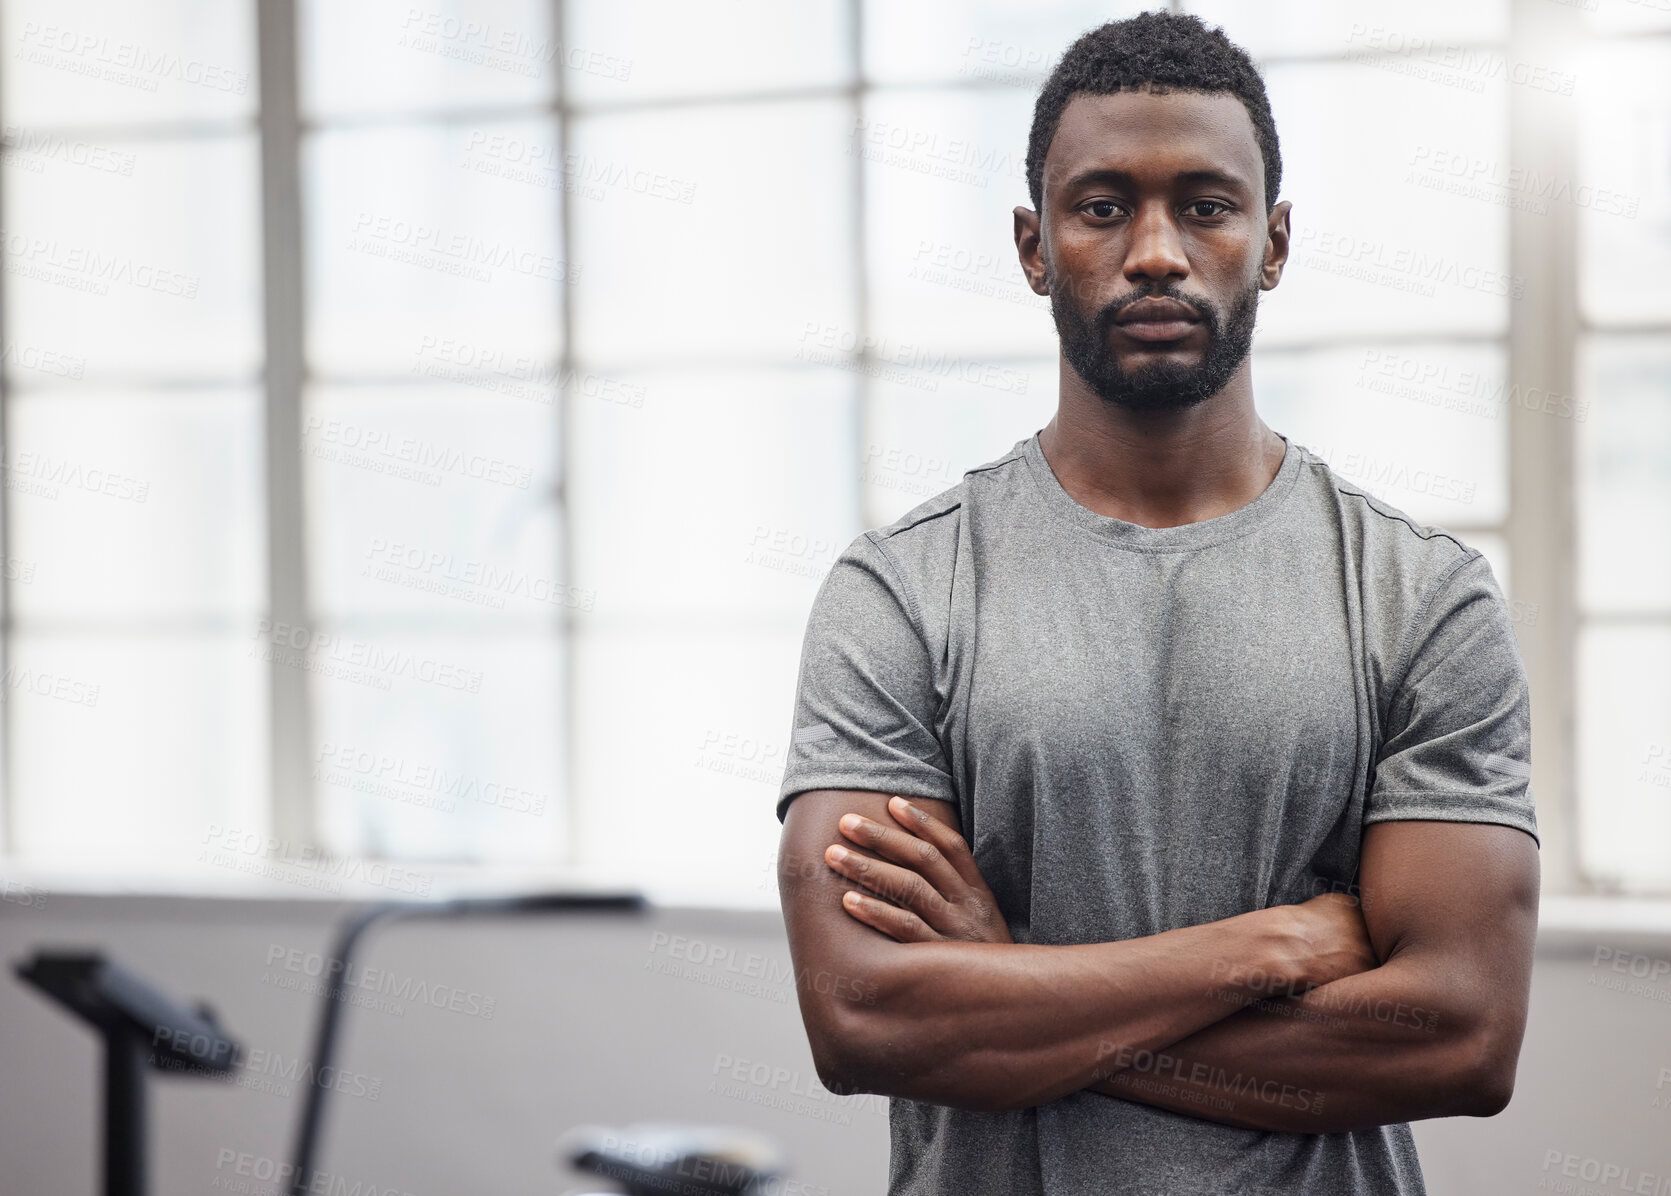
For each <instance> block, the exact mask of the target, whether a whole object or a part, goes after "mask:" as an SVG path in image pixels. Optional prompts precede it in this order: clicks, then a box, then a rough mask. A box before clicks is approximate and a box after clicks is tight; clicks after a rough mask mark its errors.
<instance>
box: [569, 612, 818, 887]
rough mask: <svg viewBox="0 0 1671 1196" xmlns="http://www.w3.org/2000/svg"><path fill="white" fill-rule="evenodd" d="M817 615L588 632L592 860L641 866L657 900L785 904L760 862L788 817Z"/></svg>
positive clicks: (581, 741) (583, 723)
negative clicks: (798, 710) (803, 653)
mask: <svg viewBox="0 0 1671 1196" xmlns="http://www.w3.org/2000/svg"><path fill="white" fill-rule="evenodd" d="M809 597H810V596H809ZM808 605H809V606H810V603H809V604H808ZM805 620H806V610H805V609H803V610H802V611H800V612H799V613H798V614H797V615H796V616H794V617H792V618H789V619H787V620H786V621H784V622H783V623H782V624H777V623H774V625H773V626H772V627H771V628H769V629H768V628H765V627H761V626H759V625H755V626H753V627H751V628H749V629H746V630H740V629H736V628H724V629H719V628H716V629H714V630H712V631H709V632H705V633H696V634H692V633H691V632H690V631H689V630H686V629H684V628H669V629H662V628H657V627H646V628H637V627H635V628H631V629H622V630H615V629H609V630H596V631H591V632H587V633H585V634H583V635H581V636H580V637H579V639H578V640H577V642H576V646H575V652H576V668H577V669H579V670H580V672H579V677H578V680H579V683H580V692H581V693H583V694H585V695H586V699H585V701H583V702H582V703H580V705H579V707H578V708H577V709H576V711H575V730H576V734H575V750H576V753H577V759H576V767H577V782H576V783H577V784H578V785H579V787H580V791H581V792H582V793H585V794H587V795H589V797H595V800H592V801H590V803H589V804H588V806H587V809H586V814H585V822H584V833H585V842H586V844H587V847H588V850H589V852H590V853H591V855H592V858H591V859H589V861H588V863H589V864H590V865H591V866H593V867H595V868H597V869H598V870H600V871H602V872H606V873H612V874H615V873H620V874H626V875H631V876H635V877H638V878H639V879H640V882H641V883H642V884H643V885H644V886H645V887H646V889H647V890H648V892H649V893H650V895H651V898H652V899H653V900H660V901H675V900H692V899H694V900H697V901H703V902H706V901H737V902H739V903H744V904H755V905H770V906H775V905H776V904H777V898H776V889H775V888H766V887H763V885H762V875H761V872H762V862H763V861H764V860H767V859H770V858H772V856H773V855H774V854H775V851H776V845H777V841H778V833H779V831H780V829H781V828H780V827H779V825H778V821H777V819H776V818H775V817H773V814H772V810H773V807H774V806H775V804H776V801H777V788H778V785H779V784H780V783H781V782H782V780H783V766H784V761H785V760H786V759H787V752H788V748H789V743H788V740H789V732H790V724H791V722H792V718H791V713H792V710H793V707H794V700H795V674H796V670H797V668H798V667H799V661H800V647H801V633H802V630H803V628H804V626H805ZM652 832H653V833H652ZM692 844H700V845H701V850H700V851H692V850H691V845H692Z"/></svg>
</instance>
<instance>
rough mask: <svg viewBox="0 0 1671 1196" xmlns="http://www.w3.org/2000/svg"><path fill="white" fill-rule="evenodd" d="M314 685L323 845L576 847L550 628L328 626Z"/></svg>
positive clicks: (548, 855) (518, 853)
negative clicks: (421, 630) (503, 632)
mask: <svg viewBox="0 0 1671 1196" xmlns="http://www.w3.org/2000/svg"><path fill="white" fill-rule="evenodd" d="M303 642H304V644H305V647H304V649H303V651H302V652H298V653H293V654H291V656H292V657H293V658H294V659H295V660H296V663H297V665H298V667H306V668H307V669H308V671H309V674H310V678H311V680H312V689H313V694H314V701H315V705H316V709H317V720H318V728H319V729H318V732H317V735H316V747H315V749H314V758H313V778H314V792H315V795H316V797H317V799H318V803H319V805H318V808H319V815H320V828H321V839H322V840H323V841H324V842H325V843H326V844H327V845H329V847H330V848H331V850H333V851H336V852H339V853H342V854H344V855H366V856H373V857H381V858H393V859H408V860H435V861H458V862H476V863H523V862H550V861H555V860H558V859H561V858H563V856H564V854H565V853H566V852H567V851H568V842H567V838H566V825H567V824H566V810H565V798H564V794H563V783H562V767H563V763H562V762H563V752H564V747H563V744H564V730H563V726H564V724H563V718H564V711H563V701H562V698H563V693H562V686H563V677H562V651H561V646H560V643H559V641H558V639H557V637H556V636H555V635H550V634H547V635H529V636H504V637H499V636H488V637H478V636H467V635H449V634H426V635H416V634H410V633H406V634H402V633H394V632H389V631H386V630H382V629H377V628H375V626H367V625H364V624H357V623H344V624H330V625H328V626H327V627H324V628H322V629H321V630H320V632H319V634H317V635H314V636H313V637H312V638H311V640H306V641H303Z"/></svg>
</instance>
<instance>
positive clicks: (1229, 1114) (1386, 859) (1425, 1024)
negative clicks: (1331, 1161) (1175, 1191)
mask: <svg viewBox="0 0 1671 1196" xmlns="http://www.w3.org/2000/svg"><path fill="white" fill-rule="evenodd" d="M1360 879H1361V887H1362V890H1363V894H1364V919H1365V922H1366V924H1367V925H1368V928H1369V933H1370V937H1371V939H1372V941H1373V942H1374V944H1375V950H1376V955H1377V957H1378V958H1380V959H1381V960H1383V961H1384V962H1382V964H1381V965H1380V966H1379V967H1376V968H1372V969H1370V970H1368V971H1365V972H1361V973H1358V974H1356V975H1352V976H1348V977H1346V978H1344V979H1341V980H1337V981H1335V982H1333V983H1330V984H1327V985H1323V986H1321V987H1319V988H1316V989H1313V990H1311V991H1310V992H1308V993H1306V994H1305V995H1303V996H1300V997H1297V998H1284V999H1281V1000H1277V1001H1272V1002H1261V1003H1260V1005H1259V1006H1257V1007H1253V1008H1249V1009H1247V1010H1245V1011H1243V1012H1240V1013H1238V1014H1236V1015H1235V1016H1234V1017H1231V1018H1227V1019H1224V1020H1222V1021H1219V1022H1218V1023H1216V1024H1215V1025H1213V1026H1210V1027H1208V1028H1206V1029H1204V1030H1202V1031H1200V1032H1198V1033H1195V1034H1193V1035H1191V1036H1190V1037H1188V1038H1185V1039H1183V1040H1182V1041H1180V1042H1177V1043H1175V1045H1172V1046H1169V1047H1167V1048H1166V1050H1165V1051H1164V1052H1163V1053H1161V1054H1158V1055H1154V1056H1150V1057H1145V1058H1142V1059H1138V1058H1136V1056H1135V1055H1134V1054H1133V1053H1131V1052H1126V1053H1123V1054H1120V1055H1116V1056H1115V1057H1113V1059H1112V1060H1111V1061H1113V1062H1117V1063H1122V1064H1124V1065H1125V1069H1124V1070H1123V1071H1120V1072H1119V1074H1117V1075H1115V1076H1113V1077H1112V1079H1105V1080H1102V1081H1099V1082H1098V1083H1096V1084H1094V1085H1092V1087H1093V1088H1094V1089H1095V1090H1096V1091H1099V1092H1104V1093H1107V1094H1109V1095H1112V1096H1118V1097H1123V1098H1124V1099H1127V1100H1133V1101H1139V1102H1142V1103H1145V1104H1150V1105H1155V1106H1158V1107H1160V1108H1164V1109H1171V1110H1173V1111H1175V1112H1181V1113H1189V1114H1192V1115H1194V1116H1197V1117H1203V1118H1206V1119H1208V1120H1211V1121H1219V1122H1223V1123H1225V1124H1229V1125H1238V1126H1246V1127H1249V1128H1253V1129H1264V1130H1288V1131H1294V1132H1302V1133H1333V1132H1337V1131H1343V1130H1353V1129H1361V1128H1365V1127H1369V1126H1377V1125H1387V1124H1391V1123H1394V1122H1401V1121H1412V1120H1416V1119H1419V1118H1425V1117H1446V1116H1457V1115H1473V1116H1491V1115H1492V1114H1495V1113H1497V1112H1499V1111H1501V1109H1502V1108H1503V1107H1504V1106H1505V1105H1506V1104H1507V1103H1508V1100H1509V1096H1510V1094H1511V1093H1512V1091H1513V1088H1514V1072H1515V1062H1516V1059H1517V1058H1518V1056H1519V1052H1520V1041H1521V1036H1522V1034H1523V1033H1524V1031H1525V1027H1526V1006H1527V999H1528V991H1529V987H1530V983H1531V967H1532V947H1533V939H1534V937H1535V934H1536V930H1537V897H1538V858H1537V848H1536V845H1535V844H1534V842H1533V840H1532V839H1531V838H1530V837H1529V836H1528V835H1525V834H1523V833H1522V832H1520V831H1518V830H1515V829H1513V828H1511V827H1506V826H1496V825H1489V824H1475V823H1449V822H1385V823H1378V824H1375V825H1373V826H1370V827H1369V828H1368V829H1367V830H1366V831H1365V834H1364V844H1363V856H1362V867H1361V872H1360Z"/></svg>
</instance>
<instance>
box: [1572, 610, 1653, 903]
mask: <svg viewBox="0 0 1671 1196" xmlns="http://www.w3.org/2000/svg"><path fill="white" fill-rule="evenodd" d="M1578 663H1579V676H1578V685H1579V690H1578V725H1579V730H1578V785H1579V789H1578V825H1579V844H1580V851H1581V855H1582V864H1583V867H1584V870H1585V871H1586V872H1587V873H1588V874H1589V875H1590V876H1591V877H1592V878H1593V879H1595V880H1597V881H1599V882H1601V883H1603V884H1605V885H1623V886H1627V887H1631V888H1644V889H1657V890H1660V891H1662V892H1663V891H1667V890H1671V628H1668V627H1666V626H1664V625H1661V626H1658V627H1591V628H1588V629H1587V630H1585V631H1584V632H1583V633H1582V634H1581V635H1580V636H1579V659H1578Z"/></svg>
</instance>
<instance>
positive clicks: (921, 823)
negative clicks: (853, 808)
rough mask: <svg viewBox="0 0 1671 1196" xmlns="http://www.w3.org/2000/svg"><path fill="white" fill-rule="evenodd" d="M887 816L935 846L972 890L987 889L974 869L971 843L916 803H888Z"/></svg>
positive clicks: (900, 799)
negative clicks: (890, 815) (891, 816)
mask: <svg viewBox="0 0 1671 1196" xmlns="http://www.w3.org/2000/svg"><path fill="white" fill-rule="evenodd" d="M888 813H890V814H892V815H893V816H894V818H895V820H897V821H898V822H899V824H900V825H901V826H903V827H905V828H906V829H907V830H909V831H910V832H911V833H912V834H914V835H916V836H917V837H918V838H920V839H922V840H923V841H924V842H926V843H929V844H932V845H933V847H934V849H935V851H937V852H938V853H939V854H940V856H941V857H942V858H944V859H945V860H946V862H947V864H948V866H949V867H950V868H951V869H952V870H953V871H954V872H956V873H957V875H958V878H959V879H960V880H962V881H963V883H964V884H966V885H968V886H969V887H970V888H973V889H984V888H986V887H987V886H986V878H985V877H984V876H982V875H981V870H980V869H979V868H977V867H976V866H975V853H974V852H972V851H970V850H969V841H968V840H967V839H965V838H964V837H963V836H962V835H960V834H958V833H957V832H956V831H955V830H953V829H952V828H951V827H949V826H947V825H946V824H945V823H944V822H941V821H940V820H939V819H938V818H936V817H934V815H932V814H930V813H929V812H928V811H927V810H925V809H923V808H922V807H921V806H919V805H917V804H915V803H914V802H912V801H910V800H908V799H906V798H903V797H897V796H896V797H892V798H889V799H888Z"/></svg>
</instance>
